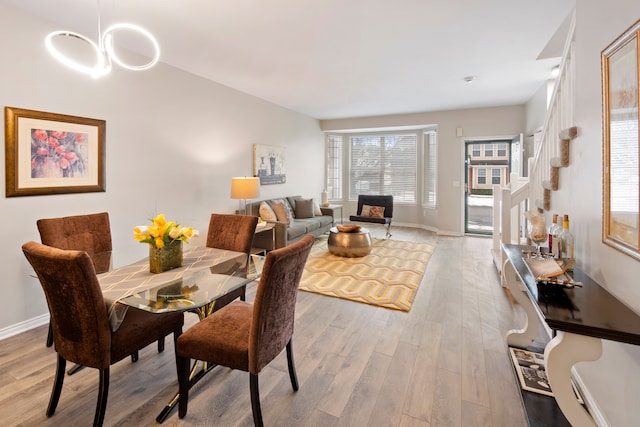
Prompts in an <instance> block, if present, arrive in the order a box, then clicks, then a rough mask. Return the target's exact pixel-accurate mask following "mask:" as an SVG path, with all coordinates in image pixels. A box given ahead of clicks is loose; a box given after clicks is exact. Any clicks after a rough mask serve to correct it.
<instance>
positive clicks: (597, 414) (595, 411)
mask: <svg viewBox="0 0 640 427" xmlns="http://www.w3.org/2000/svg"><path fill="white" fill-rule="evenodd" d="M571 378H572V379H573V382H574V383H575V384H576V387H577V388H578V390H579V391H580V393H581V394H582V399H583V400H584V404H585V406H586V407H587V410H588V411H589V414H591V417H592V418H593V421H595V423H596V424H597V425H598V427H609V423H608V422H607V420H606V418H605V417H604V415H603V414H602V411H600V408H599V407H598V405H597V404H596V401H595V399H594V398H593V396H592V395H591V393H590V392H589V389H588V388H587V387H586V386H585V384H584V382H583V381H582V378H580V375H579V374H578V372H577V371H576V369H575V367H573V368H571Z"/></svg>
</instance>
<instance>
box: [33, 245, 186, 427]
mask: <svg viewBox="0 0 640 427" xmlns="http://www.w3.org/2000/svg"><path fill="white" fill-rule="evenodd" d="M22 250H23V252H24V254H25V256H26V257H27V260H28V261H29V263H30V264H31V266H32V267H33V269H34V270H35V272H36V274H37V275H38V279H39V280H40V284H41V285H42V289H43V290H44V293H45V295H46V298H47V305H48V306H49V312H50V313H51V326H52V328H53V336H54V348H55V350H56V353H57V355H58V362H57V368H56V376H55V380H54V385H53V390H52V391H51V398H50V400H49V406H48V407H47V412H46V414H47V417H49V416H52V415H53V414H54V413H55V410H56V407H57V405H58V400H59V398H60V394H61V392H62V385H63V382H64V377H65V374H64V369H65V365H66V361H67V360H68V361H71V362H75V363H77V364H80V365H83V366H88V367H92V368H96V369H98V370H99V371H100V385H99V392H98V402H97V404H96V411H95V416H94V419H93V425H94V426H101V425H102V423H103V421H104V416H105V411H106V407H107V396H108V392H109V367H110V366H111V365H112V364H114V363H116V362H118V361H119V360H121V359H123V358H125V357H127V356H128V355H130V354H132V353H133V352H135V351H137V350H140V349H142V348H144V347H146V346H147V345H149V344H151V343H152V342H154V341H156V340H158V339H159V338H161V337H164V336H165V335H168V334H170V333H173V338H174V342H175V341H176V340H177V338H178V337H179V336H180V334H181V333H182V326H183V324H184V316H183V314H182V313H163V314H154V313H148V312H146V311H143V310H140V309H137V308H133V307H129V310H128V311H127V314H126V316H125V317H124V320H123V322H122V324H121V325H120V327H119V328H118V329H117V330H116V331H115V332H113V331H112V330H111V327H110V325H109V319H108V315H107V307H106V304H105V302H104V299H103V297H102V291H101V289H100V284H99V282H98V278H97V276H96V272H95V268H94V266H93V262H92V261H91V258H90V257H89V255H88V254H87V253H86V252H82V251H75V250H62V249H57V248H53V247H51V246H46V245H42V244H40V243H36V242H28V243H25V244H24V245H23V246H22Z"/></svg>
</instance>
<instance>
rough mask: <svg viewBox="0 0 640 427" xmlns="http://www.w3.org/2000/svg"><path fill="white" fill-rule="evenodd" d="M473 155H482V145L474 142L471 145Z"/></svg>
mask: <svg viewBox="0 0 640 427" xmlns="http://www.w3.org/2000/svg"><path fill="white" fill-rule="evenodd" d="M471 155H472V156H473V157H480V145H478V144H474V145H472V146H471Z"/></svg>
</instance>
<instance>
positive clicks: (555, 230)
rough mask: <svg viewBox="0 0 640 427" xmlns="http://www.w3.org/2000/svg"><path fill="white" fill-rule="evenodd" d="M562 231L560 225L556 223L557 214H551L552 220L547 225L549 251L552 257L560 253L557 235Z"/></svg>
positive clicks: (556, 256)
mask: <svg viewBox="0 0 640 427" xmlns="http://www.w3.org/2000/svg"><path fill="white" fill-rule="evenodd" d="M561 231H562V227H561V226H560V224H559V223H558V214H555V213H554V214H553V222H552V223H551V225H550V226H549V253H550V254H551V256H553V257H554V258H558V257H559V256H560V255H559V254H558V252H559V251H558V246H559V245H558V243H559V240H558V235H559V234H560V232H561Z"/></svg>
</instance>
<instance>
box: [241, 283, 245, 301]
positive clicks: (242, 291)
mask: <svg viewBox="0 0 640 427" xmlns="http://www.w3.org/2000/svg"><path fill="white" fill-rule="evenodd" d="M241 289H242V290H241V291H240V301H246V300H247V287H246V286H243V287H242V288H241Z"/></svg>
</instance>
